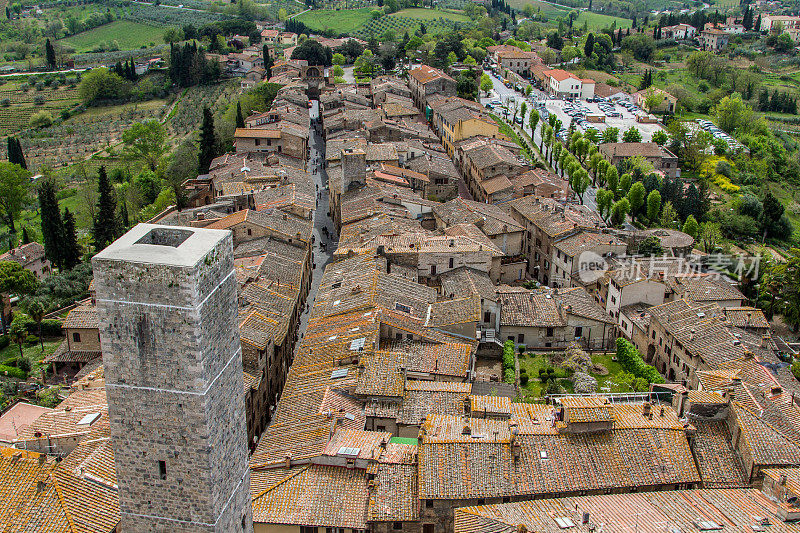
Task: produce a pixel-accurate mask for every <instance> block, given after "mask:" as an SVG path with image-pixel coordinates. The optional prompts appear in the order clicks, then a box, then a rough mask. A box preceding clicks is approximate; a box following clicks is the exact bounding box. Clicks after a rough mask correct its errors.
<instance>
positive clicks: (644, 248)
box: [638, 235, 664, 257]
mask: <svg viewBox="0 0 800 533" xmlns="http://www.w3.org/2000/svg"><path fill="white" fill-rule="evenodd" d="M638 251H639V255H644V256H646V257H652V256H654V255H664V248H663V247H662V246H661V241H660V240H659V239H658V237H656V236H655V235H650V236H649V237H647V238H646V239H645V240H643V241H642V242H640V243H639V248H638Z"/></svg>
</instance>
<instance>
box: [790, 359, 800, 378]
mask: <svg viewBox="0 0 800 533" xmlns="http://www.w3.org/2000/svg"><path fill="white" fill-rule="evenodd" d="M792 374H794V377H796V378H797V379H800V359H795V361H794V363H792Z"/></svg>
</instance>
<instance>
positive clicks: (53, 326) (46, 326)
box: [42, 319, 61, 337]
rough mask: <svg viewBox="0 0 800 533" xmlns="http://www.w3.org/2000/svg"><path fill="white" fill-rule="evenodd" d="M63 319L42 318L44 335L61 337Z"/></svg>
mask: <svg viewBox="0 0 800 533" xmlns="http://www.w3.org/2000/svg"><path fill="white" fill-rule="evenodd" d="M60 336H61V321H60V320H56V319H48V320H42V337H60Z"/></svg>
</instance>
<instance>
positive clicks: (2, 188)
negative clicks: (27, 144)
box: [0, 161, 31, 233]
mask: <svg viewBox="0 0 800 533" xmlns="http://www.w3.org/2000/svg"><path fill="white" fill-rule="evenodd" d="M30 175H31V173H30V172H28V171H27V170H25V169H24V168H22V167H21V166H19V165H15V164H13V163H6V162H2V161H0V216H2V217H3V219H4V220H5V222H6V224H8V229H9V230H10V231H11V233H16V232H17V228H16V225H15V224H16V219H17V217H18V216H19V214H20V212H21V211H22V208H23V206H24V205H25V203H26V202H27V201H28V197H29V196H30V181H29V180H28V178H29V177H30Z"/></svg>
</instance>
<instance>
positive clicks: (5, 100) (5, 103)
mask: <svg viewBox="0 0 800 533" xmlns="http://www.w3.org/2000/svg"><path fill="white" fill-rule="evenodd" d="M0 105H1V106H3V107H8V106H10V105H11V99H10V98H3V99H2V100H0Z"/></svg>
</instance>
